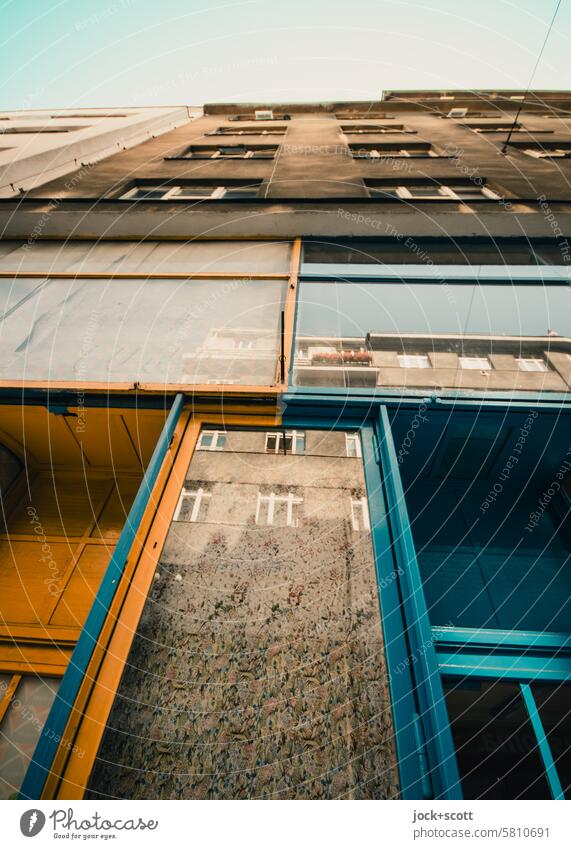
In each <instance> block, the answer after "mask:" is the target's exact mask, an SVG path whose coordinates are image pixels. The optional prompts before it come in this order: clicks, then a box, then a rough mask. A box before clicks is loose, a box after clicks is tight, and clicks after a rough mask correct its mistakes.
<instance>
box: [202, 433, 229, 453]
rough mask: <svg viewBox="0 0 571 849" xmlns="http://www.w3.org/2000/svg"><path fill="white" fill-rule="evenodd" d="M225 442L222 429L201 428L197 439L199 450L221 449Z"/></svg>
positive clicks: (224, 434)
mask: <svg viewBox="0 0 571 849" xmlns="http://www.w3.org/2000/svg"><path fill="white" fill-rule="evenodd" d="M225 444H226V433H225V431H223V430H203V431H202V433H201V434H200V439H199V440H198V446H197V448H199V450H201V451H222V449H223V448H224V446H225Z"/></svg>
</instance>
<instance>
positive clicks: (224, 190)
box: [120, 181, 260, 200]
mask: <svg viewBox="0 0 571 849" xmlns="http://www.w3.org/2000/svg"><path fill="white" fill-rule="evenodd" d="M259 187H260V181H257V182H256V183H251V184H249V185H244V186H229V185H226V186H217V185H206V184H202V183H185V184H183V185H177V186H173V185H164V186H160V185H150V184H149V185H138V186H134V187H133V188H131V189H129V190H128V191H127V192H125V193H124V194H122V195H120V200H217V199H220V198H226V200H236V199H240V200H243V199H250V198H255V197H257V194H258V189H259Z"/></svg>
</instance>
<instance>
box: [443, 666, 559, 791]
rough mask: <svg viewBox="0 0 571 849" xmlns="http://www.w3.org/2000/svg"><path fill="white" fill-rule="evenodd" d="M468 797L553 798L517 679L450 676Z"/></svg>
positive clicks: (456, 741) (454, 724)
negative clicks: (476, 678)
mask: <svg viewBox="0 0 571 849" xmlns="http://www.w3.org/2000/svg"><path fill="white" fill-rule="evenodd" d="M445 693H446V706H447V708H448V715H449V717H450V723H451V726H452V737H453V739H454V745H455V747H456V757H457V759H458V769H459V771H460V779H461V782H462V790H463V793H464V798H465V799H550V798H551V793H550V791H549V785H548V783H547V779H546V777H545V770H544V768H543V763H542V760H541V755H540V753H539V749H538V746H537V743H536V738H535V734H534V732H533V728H532V726H531V722H530V720H529V717H528V715H527V711H526V708H525V705H524V702H523V698H522V695H521V692H520V689H519V686H518V684H516V683H512V682H509V683H508V682H504V681H496V682H491V683H490V682H487V681H470V680H467V681H466V680H465V681H460V682H458V683H456V682H455V681H454V680H452V679H450V680H449V681H447V682H445Z"/></svg>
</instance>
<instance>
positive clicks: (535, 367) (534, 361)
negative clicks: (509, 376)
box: [516, 357, 549, 371]
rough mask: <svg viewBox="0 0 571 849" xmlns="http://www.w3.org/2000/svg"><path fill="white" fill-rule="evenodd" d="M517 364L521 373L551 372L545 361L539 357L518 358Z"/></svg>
mask: <svg viewBox="0 0 571 849" xmlns="http://www.w3.org/2000/svg"><path fill="white" fill-rule="evenodd" d="M516 363H517V367H518V369H519V370H520V371H549V369H548V367H547V363H546V362H545V360H542V359H540V358H539V357H516Z"/></svg>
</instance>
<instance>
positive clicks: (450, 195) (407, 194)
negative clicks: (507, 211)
mask: <svg viewBox="0 0 571 849" xmlns="http://www.w3.org/2000/svg"><path fill="white" fill-rule="evenodd" d="M476 188H477V190H478V191H479V192H480V193H481V195H482V197H485V198H489V199H490V200H499V199H500V196H499V195H498V194H496V192H494V191H492V189H488V188H487V186H477V187H476ZM411 189H412V191H411ZM458 189H460V187H459V186H458ZM466 189H469V190H470V191H472V189H471V188H470V186H466ZM413 192H414V186H411V188H409V187H408V186H397V187H396V194H397V197H399V198H403V199H405V200H451V199H452V200H459V201H462V202H463V203H470V201H472V200H477V198H463V197H462V195H460V194H458V193H457V192H456V191H454V189H453V188H451V187H450V186H436V187H435V192H436V194H434V195H415V194H413Z"/></svg>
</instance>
